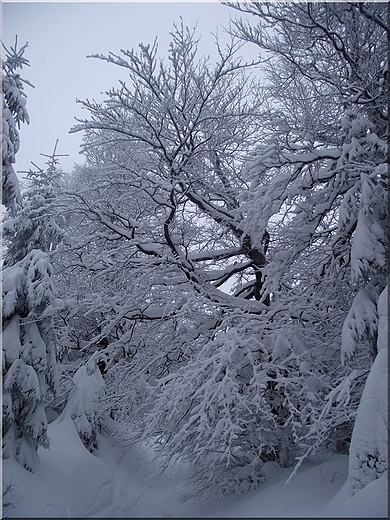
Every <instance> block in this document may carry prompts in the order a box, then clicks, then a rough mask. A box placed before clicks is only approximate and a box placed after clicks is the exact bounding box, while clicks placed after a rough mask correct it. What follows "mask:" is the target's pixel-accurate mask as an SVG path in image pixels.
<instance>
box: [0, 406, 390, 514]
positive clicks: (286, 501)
mask: <svg viewBox="0 0 390 520" xmlns="http://www.w3.org/2000/svg"><path fill="white" fill-rule="evenodd" d="M49 439H50V450H44V449H40V451H39V455H40V459H41V464H40V467H39V468H38V469H37V471H36V472H35V473H34V474H31V473H29V472H28V471H26V470H25V469H23V468H22V467H21V466H20V465H19V464H17V463H15V462H13V461H11V460H5V461H4V462H3V492H4V490H5V489H6V488H7V486H8V485H9V484H11V487H10V490H9V491H8V492H7V493H6V494H5V496H4V511H3V516H4V517H14V518H18V517H29V518H34V517H40V518H43V517H70V518H94V517H106V518H126V517H127V518H131V517H144V518H145V517H182V518H183V517H196V516H200V517H225V518H227V517H239V518H245V517H252V518H253V517H257V518H261V517H268V518H270V517H271V518H272V517H288V518H293V517H300V518H304V517H311V518H313V517H322V518H326V517H338V518H340V517H353V518H358V517H366V518H367V517H376V518H378V517H379V518H381V517H383V518H386V517H387V474H386V475H384V476H383V477H382V478H380V479H378V480H376V481H374V482H372V483H370V484H369V485H368V486H366V487H365V488H364V489H363V490H361V491H359V492H358V493H357V494H356V495H355V496H353V497H351V489H350V484H349V482H348V480H346V477H347V471H348V457H346V456H343V457H338V458H334V459H332V460H330V461H327V462H323V463H321V464H317V465H314V464H313V463H311V464H310V463H307V464H306V465H303V466H302V467H301V468H300V470H299V471H298V474H297V475H296V476H295V477H294V478H293V479H292V480H291V482H290V483H289V484H288V485H285V482H286V480H287V478H288V476H289V474H290V472H291V469H282V470H279V471H278V470H277V469H276V468H274V474H273V475H272V476H271V479H270V480H269V481H268V482H267V483H266V484H264V486H263V487H262V488H260V489H259V490H257V491H255V492H251V493H248V494H246V495H240V496H230V497H225V498H223V499H221V500H218V498H217V497H211V498H210V499H209V500H208V502H207V503H203V502H202V500H201V498H200V497H197V496H194V493H193V488H192V487H191V484H190V483H188V481H187V480H186V477H188V476H189V475H190V468H189V467H188V466H185V465H181V466H172V467H171V468H170V469H169V470H168V471H167V472H165V473H164V474H163V475H162V476H160V477H157V476H153V473H154V472H155V471H156V469H157V466H156V462H154V461H153V453H152V451H151V450H150V449H147V448H145V447H139V448H138V449H136V448H135V447H131V446H129V445H128V444H126V443H125V442H122V441H117V440H115V439H114V438H113V437H110V436H108V435H107V436H100V437H99V443H100V446H99V450H98V451H96V452H95V453H93V454H91V453H90V452H89V451H88V450H87V449H85V447H84V446H83V444H82V443H81V441H80V439H79V437H78V435H77V432H76V430H75V428H74V425H73V422H72V420H71V418H70V417H69V415H65V416H63V417H59V418H58V419H57V420H56V421H54V422H53V423H51V425H50V426H49ZM270 469H272V468H270ZM9 503H10V504H11V506H8V507H7V504H9Z"/></svg>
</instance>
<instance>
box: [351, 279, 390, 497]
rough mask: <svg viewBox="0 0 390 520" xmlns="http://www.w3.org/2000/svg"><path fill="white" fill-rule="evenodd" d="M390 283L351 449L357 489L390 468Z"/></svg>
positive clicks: (383, 296) (380, 309) (381, 300)
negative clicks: (388, 299)
mask: <svg viewBox="0 0 390 520" xmlns="http://www.w3.org/2000/svg"><path fill="white" fill-rule="evenodd" d="M387 298H388V286H387V287H386V289H385V290H384V291H382V293H381V295H380V297H379V300H378V315H379V331H378V342H377V348H378V354H377V356H376V358H375V361H374V364H373V366H372V368H371V371H370V374H369V376H368V378H367V381H366V385H365V388H364V390H363V395H362V398H361V401H360V404H359V408H358V412H357V417H356V422H355V427H354V430H353V434H352V440H351V446H350V452H349V478H350V481H351V485H352V490H353V493H354V494H355V493H356V492H357V491H359V490H360V489H362V488H363V487H365V486H366V485H367V484H369V483H370V482H371V481H373V480H375V479H377V478H379V477H381V476H382V474H383V473H384V472H385V471H387V470H388V437H389V431H388V368H387V367H388V307H387Z"/></svg>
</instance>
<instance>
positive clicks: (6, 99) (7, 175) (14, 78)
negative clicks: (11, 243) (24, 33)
mask: <svg viewBox="0 0 390 520" xmlns="http://www.w3.org/2000/svg"><path fill="white" fill-rule="evenodd" d="M27 45H28V44H27V43H26V44H25V45H23V47H21V48H20V49H18V48H17V38H16V39H15V46H14V47H11V48H10V49H7V48H6V47H5V46H4V44H3V47H4V50H5V53H6V59H5V60H4V61H3V63H2V96H3V112H2V121H3V123H2V124H3V127H2V178H3V180H2V189H3V191H2V203H3V204H4V206H5V207H6V208H7V209H8V210H9V211H10V212H11V214H12V215H15V212H16V205H17V204H20V203H21V195H20V189H19V182H18V178H17V176H16V173H15V170H14V168H13V163H14V162H15V155H16V153H17V152H18V150H19V146H20V140H19V132H18V128H20V123H27V124H29V122H30V119H29V116H28V112H27V110H26V102H27V99H26V94H25V93H24V91H23V90H24V86H23V83H26V84H27V85H30V86H31V87H32V86H33V85H31V83H29V82H28V81H27V80H25V79H22V78H21V77H20V75H19V74H17V73H16V71H17V70H18V69H22V67H23V66H24V65H29V62H28V60H27V59H26V58H25V57H24V51H25V49H26V47H27Z"/></svg>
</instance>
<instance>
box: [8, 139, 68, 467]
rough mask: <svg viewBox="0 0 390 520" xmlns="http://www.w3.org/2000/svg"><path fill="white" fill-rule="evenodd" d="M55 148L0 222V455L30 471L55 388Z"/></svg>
mask: <svg viewBox="0 0 390 520" xmlns="http://www.w3.org/2000/svg"><path fill="white" fill-rule="evenodd" d="M56 146H57V143H56ZM55 151H56V147H55V149H54V152H53V154H52V155H51V156H49V161H48V168H47V170H46V171H43V170H41V171H40V172H39V173H35V172H30V174H29V178H30V180H31V185H30V187H29V188H28V190H27V192H26V195H25V198H24V199H23V201H22V204H21V206H20V207H19V209H20V213H17V214H16V216H14V217H12V216H10V215H8V218H6V219H5V222H4V227H5V230H6V231H5V235H6V238H7V241H8V250H7V252H6V255H5V263H4V266H3V307H2V315H3V338H2V339H3V341H2V345H3V425H2V426H3V457H4V458H9V457H14V458H15V459H16V460H17V461H18V462H20V463H21V464H22V465H23V466H24V467H25V468H26V469H28V470H30V471H33V470H34V467H35V466H36V462H37V460H38V456H37V449H38V447H39V446H43V447H48V445H49V441H48V437H47V417H46V412H45V404H46V400H47V397H48V395H49V394H52V395H55V393H56V390H57V387H58V373H57V365H56V355H55V342H56V341H55V332H54V321H53V312H52V306H51V304H52V303H53V300H54V298H55V293H56V291H55V287H54V282H53V267H52V265H51V262H50V258H49V254H48V253H50V251H51V250H53V249H54V247H55V246H56V245H57V244H58V242H59V240H60V237H61V232H60V228H59V226H58V224H57V221H56V219H55V217H54V215H53V212H52V210H53V207H54V206H53V205H54V200H55V194H56V190H57V191H58V182H59V178H60V176H61V172H60V171H59V169H58V165H57V155H56V154H55ZM6 217H7V216H6Z"/></svg>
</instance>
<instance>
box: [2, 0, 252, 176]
mask: <svg viewBox="0 0 390 520" xmlns="http://www.w3.org/2000/svg"><path fill="white" fill-rule="evenodd" d="M2 11H3V13H2V14H3V18H2V29H3V31H2V41H3V43H4V44H5V45H6V46H7V47H9V46H10V45H13V44H14V41H15V35H17V36H18V42H19V43H20V44H21V45H22V44H24V43H25V42H28V47H27V49H26V52H25V57H26V58H27V59H28V60H29V61H30V67H27V68H23V70H22V74H21V76H22V78H23V77H25V78H26V79H28V80H29V81H30V82H31V83H32V84H33V85H34V86H35V88H34V89H32V88H30V87H29V86H26V87H25V91H26V93H27V96H28V101H27V109H28V112H29V115H30V120H31V122H30V125H28V126H27V125H25V124H24V125H22V127H21V130H20V136H21V146H20V150H19V152H18V153H17V156H16V160H17V162H16V170H18V171H20V170H28V169H29V168H30V167H31V161H33V162H34V163H35V164H37V165H39V166H44V163H45V160H46V159H45V158H44V157H41V156H40V153H45V154H50V153H51V152H52V150H53V147H54V144H55V141H56V139H59V146H58V149H57V153H59V154H69V157H66V158H62V159H61V166H62V168H63V170H64V171H70V170H71V169H72V168H73V165H74V164H75V163H78V164H81V163H83V157H82V156H81V155H79V154H78V152H79V146H80V143H81V138H82V134H81V133H77V134H69V133H68V131H69V129H70V128H71V127H72V126H73V125H74V124H75V119H74V117H75V116H76V117H86V116H87V113H86V112H85V111H82V110H81V108H80V106H79V105H77V103H76V98H79V99H86V98H89V99H96V100H101V99H103V98H104V96H102V95H101V94H100V93H103V92H104V91H106V90H108V89H109V88H111V87H116V86H118V79H125V76H124V71H122V69H121V68H119V67H116V66H115V65H112V64H108V63H106V62H103V61H100V60H97V59H92V58H89V59H87V58H86V56H87V55H89V54H95V53H102V54H108V52H109V51H112V52H114V53H119V51H120V49H121V48H124V49H132V48H137V46H138V44H139V43H140V42H143V43H152V42H153V40H154V38H155V37H156V36H158V37H159V46H160V53H161V54H164V55H166V50H167V48H168V42H169V32H170V31H171V30H172V27H173V26H172V24H173V22H175V21H176V22H178V21H179V20H180V16H182V17H183V21H184V24H185V25H188V26H190V27H192V26H194V25H195V24H196V23H198V32H197V33H198V34H199V36H202V42H201V51H202V54H211V56H212V55H213V54H212V53H213V52H215V51H214V49H213V46H214V39H213V37H212V36H211V34H210V33H211V32H215V31H216V29H217V27H218V26H224V27H226V26H227V25H228V22H229V18H230V16H232V17H235V16H236V12H235V11H234V10H232V9H230V8H228V7H226V6H224V5H222V4H221V3H220V2H219V1H218V0H215V1H208V2H201V1H197V2H187V1H181V2H147V1H142V2H116V3H114V2H81V3H80V2H77V3H76V2H61V3H59V2H15V1H12V2H4V1H3V3H2ZM219 32H220V33H221V32H222V29H221V27H220V29H219ZM250 54H252V57H253V56H254V55H255V54H254V50H253V52H252V51H250Z"/></svg>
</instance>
